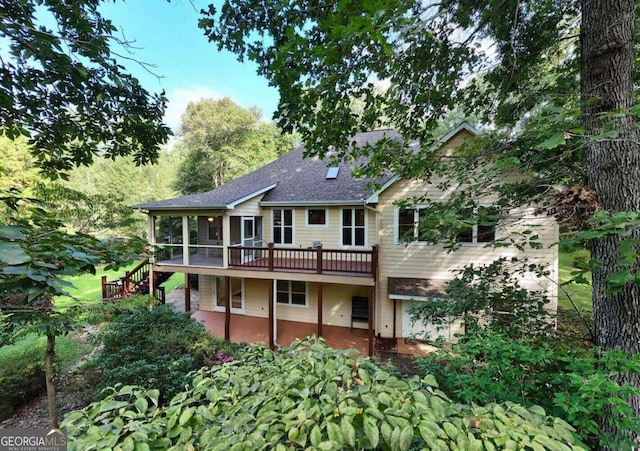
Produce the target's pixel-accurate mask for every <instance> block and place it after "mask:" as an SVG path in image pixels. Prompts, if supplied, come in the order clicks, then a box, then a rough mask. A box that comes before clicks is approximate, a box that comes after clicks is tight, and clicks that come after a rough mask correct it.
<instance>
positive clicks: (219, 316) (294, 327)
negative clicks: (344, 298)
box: [192, 310, 369, 356]
mask: <svg viewBox="0 0 640 451" xmlns="http://www.w3.org/2000/svg"><path fill="white" fill-rule="evenodd" d="M224 316H225V315H224V312H209V311H205V310H198V311H196V312H194V313H193V315H192V317H193V318H194V319H196V320H197V321H200V322H201V323H203V324H204V326H205V328H206V329H207V330H208V331H209V332H211V333H212V334H213V335H215V336H217V337H224ZM229 331H230V337H229V338H230V340H231V341H232V342H234V343H242V342H246V343H249V344H262V345H265V346H269V320H268V318H258V317H255V316H246V315H237V314H231V321H230V327H229ZM317 334H318V326H317V324H313V323H300V322H295V321H286V320H281V319H279V320H277V327H276V335H277V340H276V342H277V344H279V345H280V346H283V347H284V346H289V345H290V344H291V342H293V341H294V340H296V339H302V338H306V337H308V336H310V335H317ZM322 337H323V338H324V339H325V341H326V342H327V345H329V346H331V347H332V348H335V349H355V350H356V351H358V354H359V355H360V356H366V355H367V350H368V348H369V344H368V340H367V330H366V329H355V328H354V329H350V328H348V327H338V326H327V325H323V326H322Z"/></svg>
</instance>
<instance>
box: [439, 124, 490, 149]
mask: <svg viewBox="0 0 640 451" xmlns="http://www.w3.org/2000/svg"><path fill="white" fill-rule="evenodd" d="M462 130H465V131H467V132H469V133H471V134H472V135H475V136H478V135H479V134H480V131H479V130H478V129H477V128H475V127H474V126H473V125H471V124H470V123H468V122H467V121H464V122H461V123H460V125H458V126H457V127H455V128H454V129H452V130H451V131H450V132H449V133H447V134H446V135H444V136H443V137H442V138H440V139H439V140H437V141H436V142H435V143H434V144H433V145H432V146H431V150H433V149H435V148H437V147H439V146H441V145H442V144H444V143H446V142H447V141H449V140H450V139H451V138H453V137H454V136H456V135H457V134H458V133H460V132H461V131H462Z"/></svg>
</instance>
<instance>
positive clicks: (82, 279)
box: [55, 263, 184, 308]
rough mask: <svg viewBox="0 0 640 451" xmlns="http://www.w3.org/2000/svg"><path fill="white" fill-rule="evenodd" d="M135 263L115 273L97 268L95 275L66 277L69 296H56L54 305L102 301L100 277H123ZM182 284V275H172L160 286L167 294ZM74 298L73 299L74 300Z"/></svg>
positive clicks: (61, 306) (108, 278)
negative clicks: (70, 284)
mask: <svg viewBox="0 0 640 451" xmlns="http://www.w3.org/2000/svg"><path fill="white" fill-rule="evenodd" d="M136 266H137V263H133V264H131V265H129V266H126V267H122V268H120V269H119V270H117V271H113V270H110V271H105V270H104V269H103V268H98V269H97V271H96V273H95V274H83V275H80V276H75V277H66V278H65V279H64V280H66V281H67V282H70V283H72V284H73V287H67V289H66V291H67V292H68V293H69V295H70V296H58V297H57V298H55V305H56V307H58V308H64V307H67V306H70V305H77V303H79V304H81V305H90V304H96V303H99V302H101V301H102V276H103V275H104V276H107V280H110V281H111V280H117V279H119V278H120V277H123V276H124V274H125V272H127V271H129V270H131V269H133V268H135V267H136ZM183 283H184V275H182V274H177V273H176V274H174V275H172V276H171V278H170V279H169V280H167V281H166V282H165V283H163V284H162V286H163V287H165V288H166V292H167V293H169V292H171V291H172V290H174V289H175V288H176V287H177V286H179V285H181V284H183ZM74 298H75V299H74Z"/></svg>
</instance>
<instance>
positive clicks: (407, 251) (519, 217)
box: [376, 134, 558, 337]
mask: <svg viewBox="0 0 640 451" xmlns="http://www.w3.org/2000/svg"><path fill="white" fill-rule="evenodd" d="M465 135H466V134H460V135H458V136H456V137H455V138H454V139H452V140H451V141H450V142H449V143H447V144H446V145H445V146H444V148H443V151H444V152H447V151H448V149H451V148H452V147H454V146H457V145H460V144H461V142H462V141H463V139H464V138H465ZM515 177H516V176H514V178H513V179H515ZM520 177H521V176H520ZM440 181H441V180H438V179H434V180H433V181H432V183H431V184H429V185H427V186H425V184H424V183H423V182H421V181H418V180H399V181H397V182H396V183H394V184H393V185H391V186H390V187H389V188H387V189H386V190H385V191H384V192H382V193H381V194H380V196H379V203H378V211H379V212H380V228H379V230H378V239H379V242H380V255H379V262H380V266H379V282H378V290H377V294H376V301H377V302H376V304H377V312H376V313H377V315H376V332H377V333H380V334H381V335H382V336H384V337H389V336H391V331H392V326H393V301H392V300H390V299H389V296H388V283H387V282H388V280H387V278H388V277H415V278H433V279H445V280H447V279H452V278H453V277H454V274H453V272H452V271H453V270H455V269H461V268H463V267H464V266H465V265H467V264H469V263H473V264H475V265H483V264H489V263H491V262H492V261H494V260H495V259H497V258H499V257H501V256H508V257H510V256H514V257H515V256H517V257H524V256H526V257H528V258H529V260H530V262H532V263H534V262H535V263H542V264H546V265H547V266H548V268H549V270H550V271H551V274H550V278H551V279H555V278H557V274H558V256H557V247H556V246H553V244H554V243H556V242H557V240H558V227H557V225H556V223H555V220H554V219H553V218H552V217H546V216H535V215H534V212H533V209H515V210H512V211H510V212H509V214H508V217H507V218H505V220H504V221H503V222H502V223H501V224H500V225H499V228H498V236H499V237H504V236H508V235H509V234H511V233H514V232H521V231H523V230H526V229H530V230H532V231H533V232H534V234H536V235H539V236H540V240H539V241H540V242H541V243H542V247H541V248H540V249H529V248H528V249H527V250H526V252H525V253H523V252H521V251H519V250H518V249H516V248H515V247H506V248H499V249H493V248H490V247H485V245H484V243H483V244H463V245H462V247H461V248H460V249H458V250H456V251H454V252H448V251H447V250H446V249H444V247H443V246H442V245H432V244H427V243H424V242H410V243H398V242H396V234H397V230H396V215H397V207H395V206H394V204H393V203H394V201H398V200H403V199H408V198H411V197H413V196H426V197H427V198H429V199H433V200H434V201H438V200H444V199H446V198H447V197H449V196H450V195H451V194H452V193H453V190H454V189H455V188H456V187H455V186H452V187H451V188H449V189H448V190H447V191H442V190H439V189H437V185H438V184H439V182H440ZM495 200H496V196H488V197H486V198H483V199H481V200H480V203H483V204H487V205H490V204H491V203H493V202H495ZM522 283H523V285H524V286H525V287H527V288H529V289H537V290H540V289H543V290H546V291H547V293H548V296H549V297H550V299H551V303H550V305H549V308H550V309H553V310H555V309H556V307H557V285H555V284H554V283H552V282H550V281H549V280H547V279H544V280H540V279H536V278H534V277H527V278H525V279H523V280H522ZM404 304H405V303H403V302H401V301H398V302H397V309H398V310H397V311H396V331H397V336H398V337H401V336H403V331H402V320H401V318H402V313H403V312H402V310H403V309H402V305H404Z"/></svg>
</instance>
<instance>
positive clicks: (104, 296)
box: [102, 276, 107, 301]
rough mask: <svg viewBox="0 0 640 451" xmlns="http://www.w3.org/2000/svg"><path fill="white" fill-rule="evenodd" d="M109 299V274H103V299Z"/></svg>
mask: <svg viewBox="0 0 640 451" xmlns="http://www.w3.org/2000/svg"><path fill="white" fill-rule="evenodd" d="M105 299H107V276H102V300H103V301H104V300H105Z"/></svg>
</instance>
